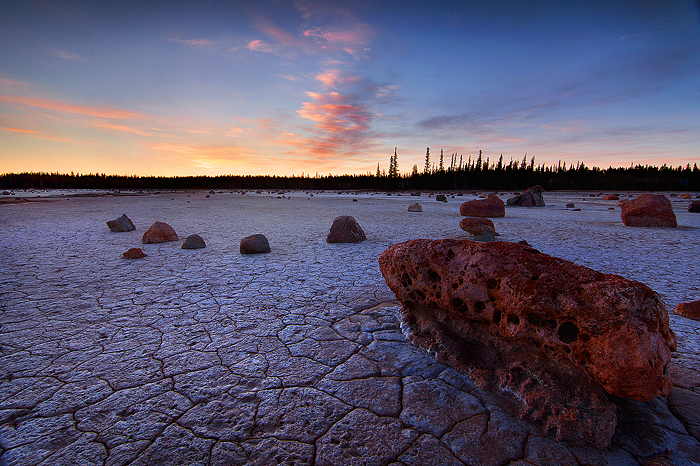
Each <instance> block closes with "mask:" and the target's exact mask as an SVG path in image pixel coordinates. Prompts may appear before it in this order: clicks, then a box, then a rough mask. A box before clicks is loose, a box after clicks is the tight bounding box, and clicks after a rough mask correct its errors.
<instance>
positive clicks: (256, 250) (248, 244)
mask: <svg viewBox="0 0 700 466" xmlns="http://www.w3.org/2000/svg"><path fill="white" fill-rule="evenodd" d="M418 207H419V208H420V205H419V206H418ZM107 226H108V227H109V229H110V230H112V231H114V232H127V231H134V230H135V229H136V227H135V226H134V224H133V222H132V221H131V220H129V218H128V217H127V216H126V214H124V215H122V216H121V217H119V218H117V219H115V220H110V221H108V222H107ZM178 239H179V237H178V235H177V233H176V232H175V229H173V227H171V226H170V225H168V224H167V223H164V222H155V223H154V224H153V225H151V226H150V227H149V228H148V230H146V232H145V233H144V234H143V237H142V238H141V242H142V243H143V244H153V243H165V242H170V241H177V240H178ZM365 239H367V236H366V235H365V232H364V230H362V227H360V224H359V223H357V220H355V218H354V217H351V216H349V215H341V216H339V217H336V218H335V219H334V220H333V225H332V226H331V229H330V232H329V233H328V236H327V237H326V242H328V243H359V242H361V241H364V240H365ZM204 247H206V243H205V242H204V239H202V237H201V236H199V235H190V236H188V237H187V238H186V239H185V242H184V243H182V249H201V248H204ZM240 252H241V254H264V253H268V252H270V243H269V241H268V239H267V238H266V237H265V235H262V234H255V235H250V236H246V237H245V238H243V239H242V240H241V243H240ZM146 256H147V254H145V253H144V252H143V250H142V249H141V248H131V249H129V250H128V251H126V252H124V253H123V254H122V257H124V258H125V259H140V258H143V257H146Z"/></svg>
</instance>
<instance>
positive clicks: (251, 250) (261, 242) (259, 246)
mask: <svg viewBox="0 0 700 466" xmlns="http://www.w3.org/2000/svg"><path fill="white" fill-rule="evenodd" d="M240 251H241V254H264V253H267V252H270V243H269V242H268V241H267V238H266V237H265V235H261V234H257V235H250V236H246V237H245V238H243V239H242V240H241V247H240Z"/></svg>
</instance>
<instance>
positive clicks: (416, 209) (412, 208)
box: [408, 202, 423, 212]
mask: <svg viewBox="0 0 700 466" xmlns="http://www.w3.org/2000/svg"><path fill="white" fill-rule="evenodd" d="M408 211H409V212H423V206H421V205H420V204H418V203H417V202H416V203H415V204H411V205H410V206H408Z"/></svg>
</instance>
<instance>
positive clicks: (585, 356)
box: [379, 239, 676, 448]
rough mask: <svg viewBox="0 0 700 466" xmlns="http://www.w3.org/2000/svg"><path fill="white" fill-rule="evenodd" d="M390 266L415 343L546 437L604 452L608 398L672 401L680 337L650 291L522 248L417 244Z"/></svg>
mask: <svg viewBox="0 0 700 466" xmlns="http://www.w3.org/2000/svg"><path fill="white" fill-rule="evenodd" d="M379 265H380V269H381V271H382V274H383V275H384V278H385V280H386V282H387V284H388V285H389V288H391V290H392V291H393V292H394V293H395V294H396V297H397V298H398V299H399V300H400V301H401V303H402V304H403V310H402V315H401V319H402V321H403V324H404V326H405V328H407V338H408V339H409V341H411V342H412V343H413V344H415V345H418V346H422V347H423V348H425V349H426V350H428V351H430V352H431V353H433V354H436V357H437V359H438V360H439V361H441V362H444V363H447V364H450V365H452V366H453V367H455V368H456V369H457V370H460V371H463V372H465V373H467V374H469V375H470V376H471V377H472V379H474V381H475V383H477V385H478V386H479V387H480V388H482V389H488V390H491V391H492V392H493V393H494V395H495V397H496V399H497V400H499V401H501V402H502V405H503V406H504V408H505V409H506V410H507V411H509V412H510V413H511V414H512V415H514V416H518V417H520V418H523V419H528V420H530V421H531V422H532V423H533V425H534V426H535V428H537V429H540V431H541V432H542V433H543V434H547V435H552V436H555V437H556V438H557V440H560V441H566V442H569V443H574V444H590V445H593V446H596V447H598V448H605V447H606V446H607V445H608V444H609V443H610V439H611V437H612V435H613V432H614V430H615V425H616V407H615V405H614V404H612V403H611V402H610V401H609V400H608V397H607V394H608V393H609V394H612V395H616V396H619V397H628V398H634V399H637V400H646V401H648V400H651V399H653V398H654V397H656V396H658V395H663V396H666V395H668V394H669V393H670V391H671V388H672V385H671V379H670V376H669V371H668V367H669V363H670V360H671V351H674V350H675V345H676V341H675V335H674V334H673V332H672V331H671V330H670V328H669V319H668V313H667V311H666V308H665V306H664V304H663V302H662V301H661V299H660V298H659V296H658V295H657V294H656V293H655V292H654V291H653V290H651V289H650V288H649V287H647V286H646V285H644V284H642V283H639V282H635V281H632V280H628V279H625V278H623V277H620V276H617V275H610V274H603V273H600V272H597V271H595V270H592V269H589V268H586V267H582V266H579V265H576V264H574V263H573V262H569V261H566V260H563V259H559V258H556V257H552V256H549V255H547V254H543V253H541V252H539V251H537V250H536V249H533V248H531V247H528V246H523V245H520V244H515V243H507V242H488V243H482V242H477V241H470V240H453V239H446V240H435V241H431V240H413V241H407V242H405V243H401V244H396V245H393V246H390V247H389V248H387V249H386V250H385V251H384V252H383V253H382V254H381V256H380V257H379Z"/></svg>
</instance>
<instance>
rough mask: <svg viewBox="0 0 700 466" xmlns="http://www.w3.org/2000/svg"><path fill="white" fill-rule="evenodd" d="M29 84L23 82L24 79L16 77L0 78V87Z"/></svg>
mask: <svg viewBox="0 0 700 466" xmlns="http://www.w3.org/2000/svg"><path fill="white" fill-rule="evenodd" d="M30 86H31V84H29V83H27V82H24V81H17V80H16V79H9V78H0V89H5V88H17V87H21V88H26V87H30Z"/></svg>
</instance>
